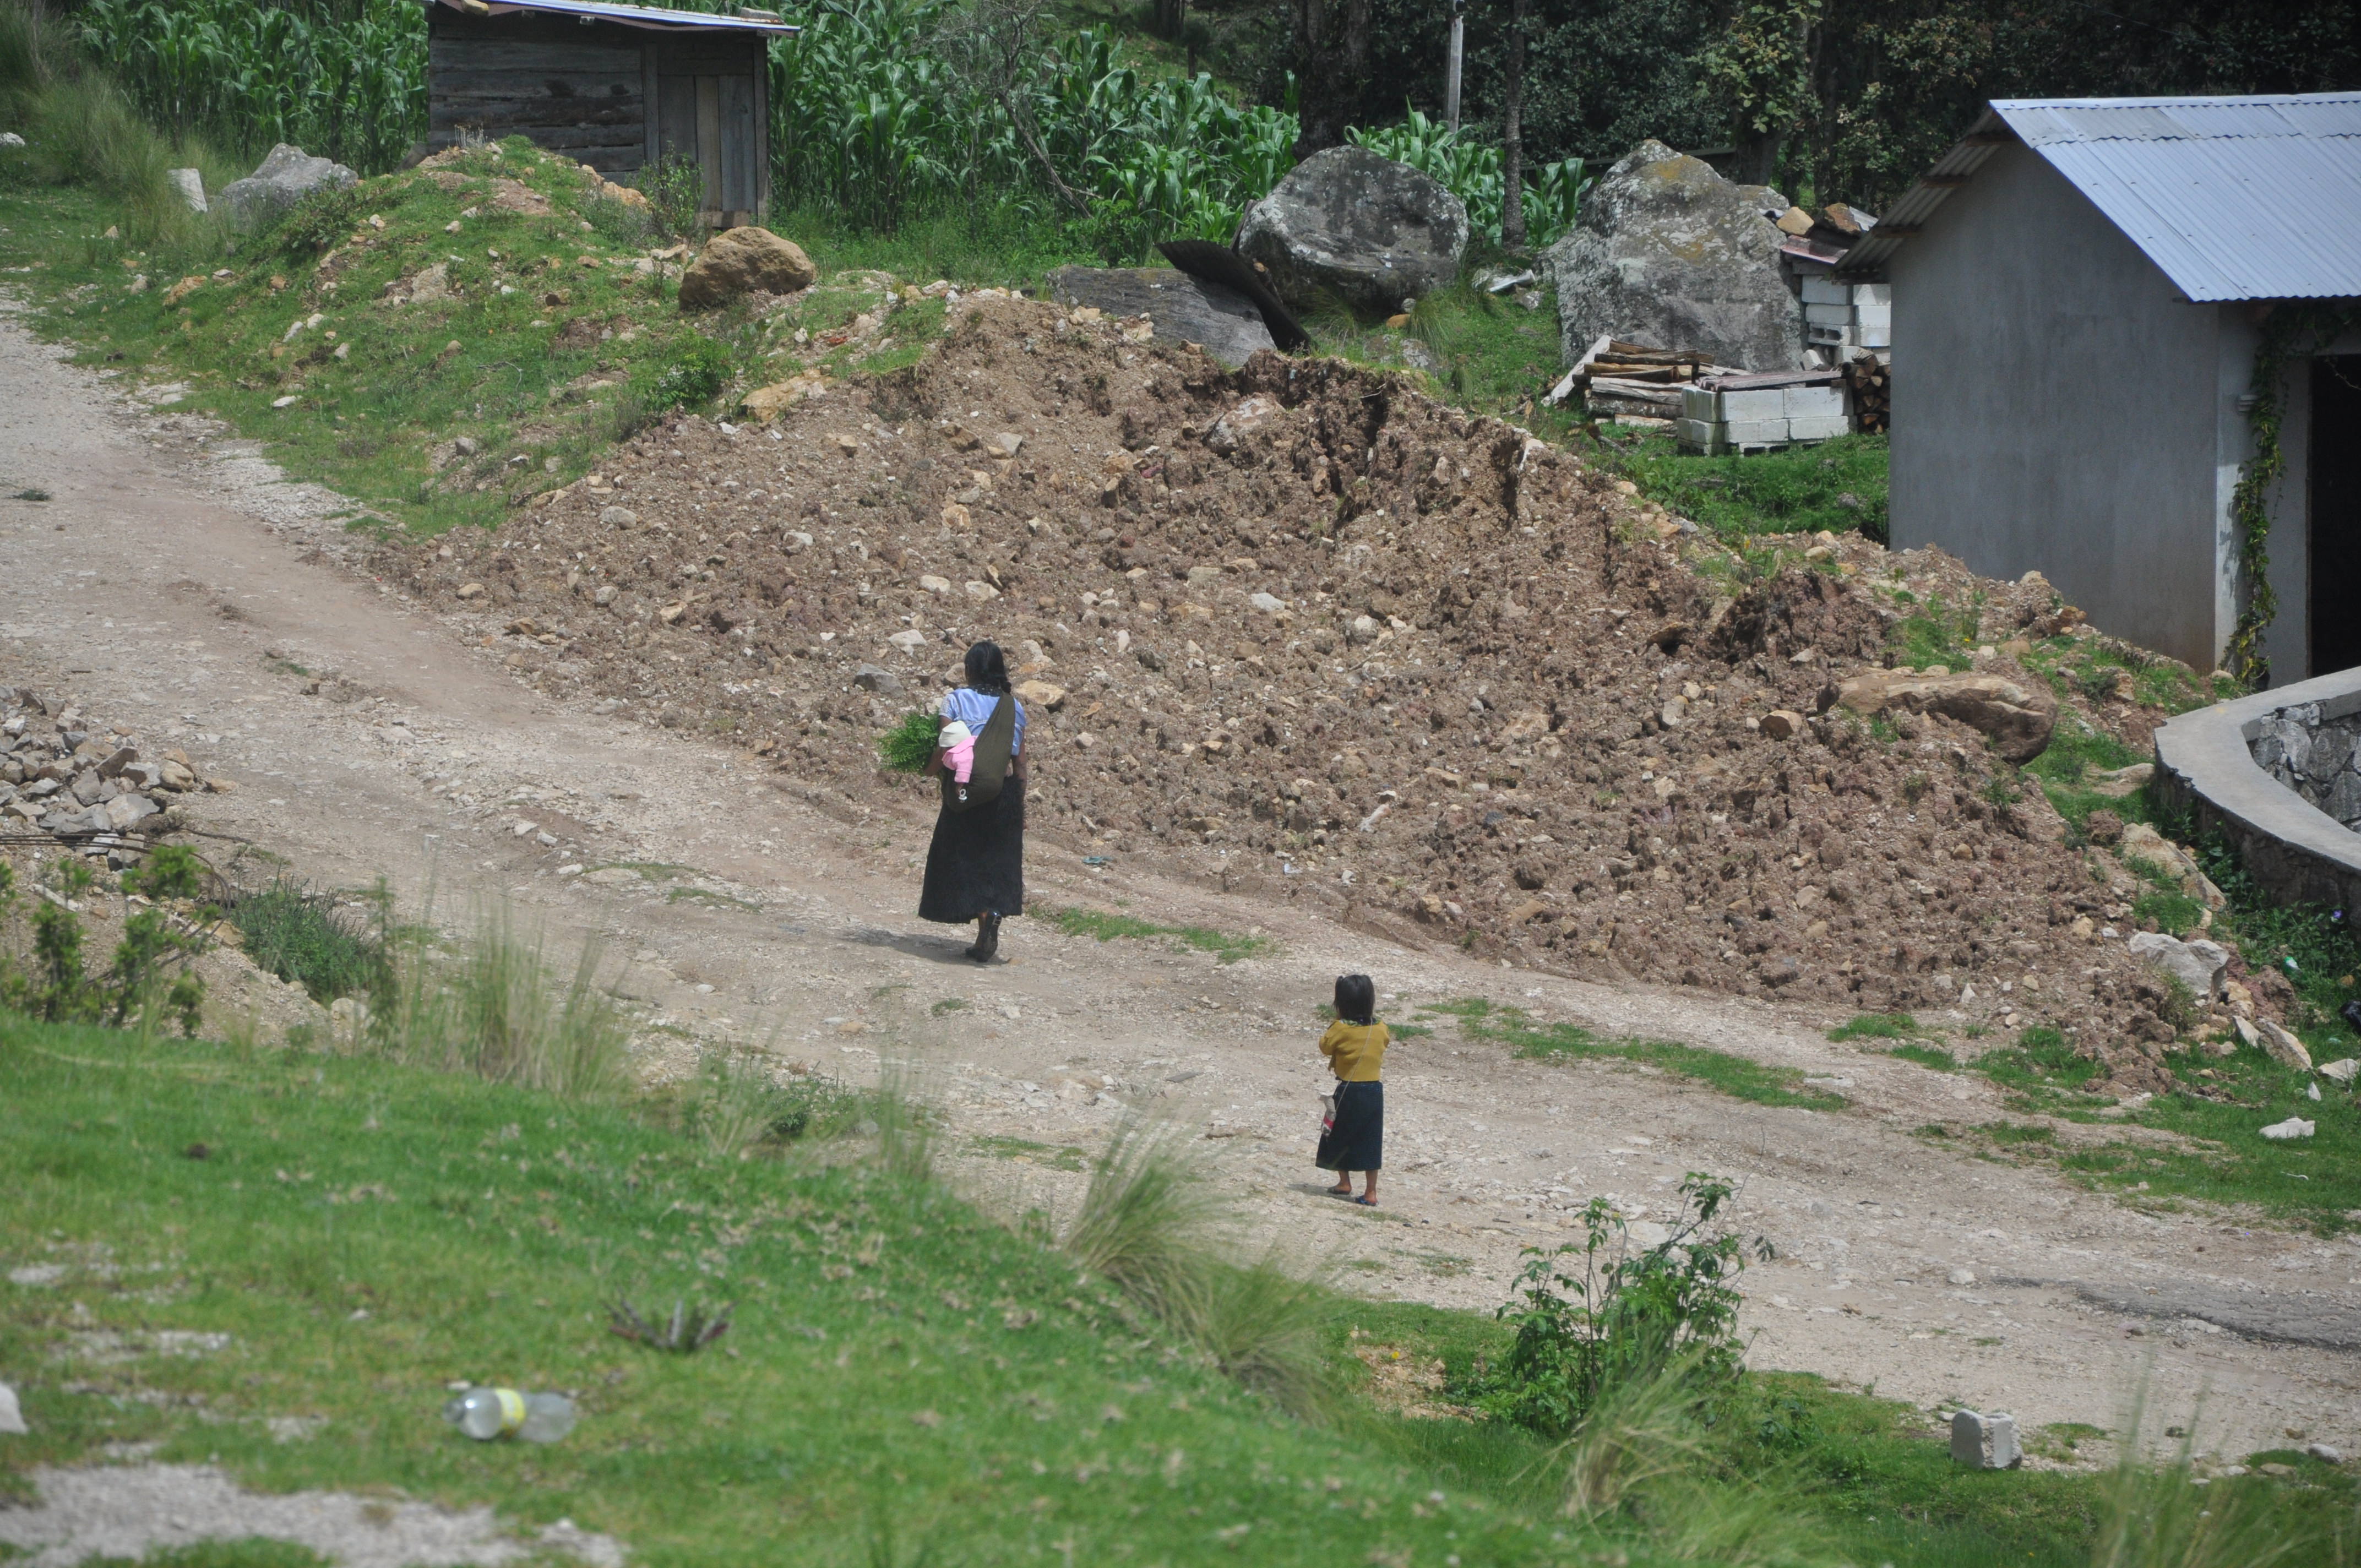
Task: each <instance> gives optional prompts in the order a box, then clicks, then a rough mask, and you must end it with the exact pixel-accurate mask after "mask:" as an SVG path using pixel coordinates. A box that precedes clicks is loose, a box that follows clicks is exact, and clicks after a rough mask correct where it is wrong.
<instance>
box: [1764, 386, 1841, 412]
mask: <svg viewBox="0 0 2361 1568" xmlns="http://www.w3.org/2000/svg"><path fill="white" fill-rule="evenodd" d="M1779 394H1780V397H1779V402H1780V411H1781V412H1783V413H1784V414H1785V415H1786V416H1787V417H1788V418H1789V419H1796V418H1799V417H1800V418H1804V419H1819V418H1825V417H1826V416H1828V415H1829V414H1835V415H1838V416H1839V417H1842V415H1843V413H1844V411H1845V409H1844V389H1843V388H1842V387H1782V388H1780V389H1779Z"/></svg>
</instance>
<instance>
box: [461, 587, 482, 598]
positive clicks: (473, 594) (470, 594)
mask: <svg viewBox="0 0 2361 1568" xmlns="http://www.w3.org/2000/svg"><path fill="white" fill-rule="evenodd" d="M459 597H460V598H463V599H479V598H483V597H484V585H483V584H481V583H462V584H460V585H459Z"/></svg>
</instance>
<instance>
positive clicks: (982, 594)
mask: <svg viewBox="0 0 2361 1568" xmlns="http://www.w3.org/2000/svg"><path fill="white" fill-rule="evenodd" d="M966 593H967V597H968V598H972V599H973V600H974V601H975V602H976V603H978V604H989V603H991V602H992V601H993V600H994V599H996V598H999V597H1000V590H999V589H998V588H995V587H993V586H992V585H991V584H990V583H984V582H971V583H969V584H968V585H967V587H966Z"/></svg>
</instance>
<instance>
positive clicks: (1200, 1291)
mask: <svg viewBox="0 0 2361 1568" xmlns="http://www.w3.org/2000/svg"><path fill="white" fill-rule="evenodd" d="M1187 1136H1188V1135H1187V1134H1186V1133H1185V1132H1183V1131H1182V1130H1181V1129H1180V1128H1179V1127H1177V1126H1174V1125H1171V1124H1161V1123H1156V1122H1150V1121H1148V1120H1146V1119H1144V1118H1141V1117H1137V1116H1127V1117H1126V1118H1125V1119H1124V1121H1123V1122H1122V1123H1121V1124H1119V1125H1117V1127H1116V1128H1115V1136H1114V1137H1113V1138H1112V1139H1110V1140H1109V1141H1108V1144H1107V1146H1106V1150H1105V1152H1104V1153H1103V1154H1101V1155H1100V1156H1099V1157H1098V1159H1097V1161H1096V1162H1095V1163H1094V1164H1093V1166H1092V1168H1091V1184H1090V1187H1089V1189H1088V1190H1086V1191H1085V1192H1084V1193H1083V1194H1082V1212H1080V1213H1079V1214H1077V1215H1076V1216H1075V1217H1074V1223H1073V1226H1072V1228H1071V1230H1069V1231H1068V1232H1067V1234H1066V1242H1065V1246H1066V1251H1067V1252H1068V1253H1070V1254H1071V1255H1072V1256H1073V1258H1074V1261H1075V1262H1077V1263H1079V1264H1081V1265H1082V1266H1083V1267H1084V1268H1087V1269H1089V1270H1090V1271H1091V1272H1092V1273H1093V1274H1097V1275H1102V1276H1104V1277H1106V1278H1108V1279H1111V1280H1113V1281H1114V1282H1115V1284H1116V1285H1117V1286H1119V1287H1121V1288H1122V1289H1123V1291H1124V1293H1125V1294H1126V1295H1128V1296H1130V1297H1131V1298H1132V1299H1134V1300H1136V1301H1137V1302H1139V1303H1140V1304H1141V1305H1142V1306H1144V1307H1146V1308H1147V1309H1148V1310H1149V1311H1151V1312H1154V1313H1155V1314H1156V1315H1157V1316H1158V1317H1159V1318H1162V1319H1164V1320H1165V1321H1167V1322H1170V1323H1171V1324H1173V1326H1175V1327H1176V1328H1180V1329H1183V1330H1184V1332H1185V1331H1186V1329H1187V1328H1188V1326H1189V1324H1190V1323H1191V1321H1193V1320H1194V1319H1195V1318H1196V1317H1197V1315H1198V1314H1199V1312H1200V1310H1201V1306H1202V1297H1203V1295H1204V1292H1205V1288H1206V1268H1207V1264H1208V1261H1209V1259H1208V1254H1207V1247H1206V1240H1207V1233H1208V1232H1209V1231H1210V1230H1211V1229H1212V1227H1213V1225H1214V1224H1215V1223H1218V1222H1219V1221H1220V1220H1222V1219H1223V1218H1224V1217H1226V1215H1227V1213H1228V1209H1229V1205H1228V1204H1227V1203H1226V1202H1225V1201H1224V1200H1223V1199H1222V1197H1221V1196H1220V1195H1219V1194H1218V1193H1217V1192H1216V1191H1215V1190H1214V1189H1213V1184H1212V1183H1211V1182H1209V1181H1207V1180H1206V1179H1205V1172H1204V1170H1203V1168H1202V1163H1201V1162H1200V1161H1199V1160H1198V1159H1197V1158H1196V1157H1194V1156H1193V1155H1191V1152H1190V1150H1189V1147H1188V1144H1187V1141H1186V1139H1187Z"/></svg>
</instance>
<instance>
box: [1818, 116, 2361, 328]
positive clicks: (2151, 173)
mask: <svg viewBox="0 0 2361 1568" xmlns="http://www.w3.org/2000/svg"><path fill="white" fill-rule="evenodd" d="M2012 140H2016V141H2022V142H2023V143H2024V144H2025V145H2026V146H2027V147H2029V148H2033V149H2034V150H2035V151H2036V152H2037V153H2039V154H2040V155H2041V156H2042V158H2043V159H2046V160H2048V163H2049V165H2050V166H2051V167H2052V168H2054V169H2056V170H2058V171H2059V173H2060V174H2062V175H2064V176H2065V177H2066V178H2067V179H2068V180H2069V181H2071V182H2072V183H2073V186H2074V188H2075V189H2076V190H2078V191H2080V192H2081V193H2082V194H2083V195H2084V196H2086V197H2088V198H2089V199H2090V201H2091V203H2092V205H2093V206H2095V207H2097V208H2098V209H2099V210H2100V211H2101V212H2102V213H2103V214H2106V216H2107V219H2108V221H2109V222H2111V223H2113V224H2114V225H2115V226H2116V227H2117V228H2119V229H2121V230H2123V232H2124V234H2125V236H2127V237H2129V238H2130V240H2131V241H2132V243H2133V244H2135V245H2136V246H2138V247H2140V249H2141V250H2142V251H2143V252H2144V253H2146V255H2147V258H2149V259H2150V260H2152V261H2154V262H2155V263H2156V264H2157V266H2158V268H2160V269H2163V271H2164V273H2165V275H2166V276H2167V277H2169V278H2170V279H2171V280H2172V281H2173V283H2174V285H2175V286H2176V287H2178V288H2179V289H2180V291H2181V292H2182V293H2183V294H2185V295H2187V296H2188V297H2189V298H2190V299H2191V300H2197V301H2228V300H2289V299H2336V298H2346V297H2354V296H2361V93H2308V94H2303V95H2301V96H2296V95H2286V96H2272V97H2255V98H2059V99H2038V100H2037V99H1999V100H1996V101H1994V102H1993V104H1991V105H1990V106H1989V107H1988V108H1987V109H1986V110H1985V111H1984V113H1983V115H1982V116H1981V117H1980V118H1979V119H1978V120H1977V122H1976V124H1975V126H1974V128H1973V129H1971V131H1970V132H1969V133H1968V135H1967V137H1965V138H1964V139H1962V140H1961V141H1960V143H1959V144H1958V145H1957V146H1955V147H1953V148H1951V150H1950V151H1949V152H1948V153H1946V154H1944V155H1943V158H1942V159H1941V160H1940V161H1938V163H1937V164H1936V166H1935V167H1934V168H1933V169H1932V170H1929V171H1928V173H1927V178H1925V179H1923V180H1921V181H1919V183H1918V184H1916V185H1915V186H1913V187H1912V188H1911V190H1910V191H1909V192H1907V193H1906V194H1905V195H1904V197H1903V198H1902V200H1901V201H1899V202H1897V203H1894V206H1893V207H1892V208H1891V209H1890V210H1889V211H1888V212H1887V213H1886V214H1885V217H1884V221H1883V222H1882V223H1881V224H1880V225H1878V226H1877V227H1876V228H1875V229H1873V230H1872V231H1871V232H1870V234H1869V235H1868V236H1865V237H1864V238H1863V239H1862V240H1861V243H1860V244H1858V245H1856V246H1854V247H1852V250H1851V251H1850V253H1849V254H1848V255H1847V256H1846V258H1845V259H1844V262H1843V264H1842V265H1841V266H1840V267H1839V271H1842V272H1847V273H1859V272H1866V271H1872V270H1874V269H1878V268H1881V267H1883V265H1884V264H1885V262H1886V261H1887V260H1888V259H1889V258H1891V257H1892V256H1893V255H1894V251H1895V250H1897V249H1899V248H1900V247H1902V246H1903V245H1905V244H1906V243H1907V242H1908V239H1909V236H1911V235H1912V234H1915V233H1916V231H1917V229H1918V227H1919V225H1922V224H1924V223H1925V222H1926V220H1927V217H1928V216H1930V215H1931V214H1933V213H1934V211H1935V209H1936V208H1937V207H1939V206H1940V205H1942V203H1943V200H1944V198H1945V197H1947V196H1949V194H1950V193H1951V192H1952V191H1953V190H1955V189H1957V188H1958V187H1959V186H1960V185H1962V184H1965V183H1966V182H1967V181H1968V180H1969V179H1970V178H1971V177H1972V176H1973V175H1974V173H1975V171H1976V170H1978V169H1980V168H1982V166H1983V164H1984V162H1985V160H1986V159H1989V158H1991V156H1992V154H1993V148H1996V147H1999V146H2002V145H2004V144H2005V143H2006V142H2008V141H2012Z"/></svg>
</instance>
